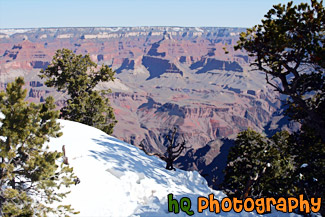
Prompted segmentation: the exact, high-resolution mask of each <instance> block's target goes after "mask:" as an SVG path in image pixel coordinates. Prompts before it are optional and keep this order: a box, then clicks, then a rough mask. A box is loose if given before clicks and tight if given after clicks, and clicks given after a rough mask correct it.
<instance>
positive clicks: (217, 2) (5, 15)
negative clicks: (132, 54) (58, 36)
mask: <svg viewBox="0 0 325 217" xmlns="http://www.w3.org/2000/svg"><path fill="white" fill-rule="evenodd" d="M286 2H288V0H0V28H38V27H117V26H123V27H124V26H125V27H129V26H184V27H192V26H194V27H204V26H208V27H209V26H210V27H252V26H254V25H256V24H259V23H260V21H261V19H263V16H264V15H265V14H266V13H267V11H268V10H269V9H271V8H272V6H273V5H275V4H279V3H286ZM293 2H294V3H295V4H299V3H301V2H309V0H294V1H293Z"/></svg>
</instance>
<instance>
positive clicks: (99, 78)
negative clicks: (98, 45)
mask: <svg viewBox="0 0 325 217" xmlns="http://www.w3.org/2000/svg"><path fill="white" fill-rule="evenodd" d="M97 68H98V66H97V64H96V63H94V62H93V61H92V60H91V59H90V56H89V55H85V56H82V55H76V54H74V53H73V52H72V51H71V50H68V49H61V50H57V51H56V54H55V55H54V56H53V59H52V62H51V64H50V65H49V66H48V67H47V68H46V69H45V70H41V72H40V77H41V78H46V79H47V80H46V82H45V85H46V86H48V87H55V88H56V89H57V90H58V91H61V92H66V93H67V95H68V97H69V99H68V100H67V102H66V106H64V107H63V108H62V109H61V114H60V118H63V119H67V120H72V121H77V122H80V123H83V124H87V125H89V126H94V127H96V128H98V129H101V130H103V131H104V132H106V133H108V134H112V133H113V128H114V126H115V124H116V123H117V121H116V119H115V115H114V112H113V108H112V107H111V106H110V102H109V99H108V98H107V97H106V95H107V94H108V93H109V92H110V90H106V91H98V90H96V89H95V88H96V85H97V84H98V83H99V82H106V81H114V71H112V69H111V68H110V67H108V66H107V65H102V66H101V67H100V69H99V70H97Z"/></svg>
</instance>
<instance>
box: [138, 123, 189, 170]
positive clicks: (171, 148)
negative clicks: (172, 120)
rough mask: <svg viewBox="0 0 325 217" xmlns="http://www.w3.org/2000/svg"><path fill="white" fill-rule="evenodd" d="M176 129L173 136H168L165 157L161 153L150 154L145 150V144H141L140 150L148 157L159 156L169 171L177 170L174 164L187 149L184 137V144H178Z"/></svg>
mask: <svg viewBox="0 0 325 217" xmlns="http://www.w3.org/2000/svg"><path fill="white" fill-rule="evenodd" d="M176 132H177V129H176V127H175V128H174V131H173V132H172V133H171V136H169V135H166V139H167V141H168V146H167V150H166V152H165V154H164V155H162V154H159V153H150V152H148V151H147V150H146V149H145V148H144V145H143V143H142V142H141V144H140V149H141V150H143V151H144V152H145V153H146V154H147V155H150V156H151V155H155V156H158V157H159V158H160V159H162V160H163V161H165V162H166V169H167V170H175V168H174V166H173V163H174V161H175V160H176V159H177V158H178V157H179V156H180V155H181V153H182V152H183V150H184V149H185V148H187V147H186V141H185V139H184V137H183V136H182V142H177V138H176Z"/></svg>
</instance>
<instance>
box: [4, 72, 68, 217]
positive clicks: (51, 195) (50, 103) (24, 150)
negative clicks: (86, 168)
mask: <svg viewBox="0 0 325 217" xmlns="http://www.w3.org/2000/svg"><path fill="white" fill-rule="evenodd" d="M23 85H24V80H23V78H21V77H19V78H17V79H16V80H15V81H14V82H13V83H9V84H8V86H7V88H6V91H2V92H0V112H1V117H0V124H1V125H0V136H1V137H0V148H1V152H0V215H1V216H46V214H47V213H51V212H52V213H57V214H61V215H65V214H68V213H71V212H73V209H72V208H71V206H70V205H60V206H58V207H54V205H53V202H59V201H60V200H61V199H62V198H64V197H65V196H66V195H67V192H64V191H62V190H59V189H60V187H61V186H65V187H68V186H69V185H71V184H73V181H72V180H73V178H74V175H73V172H72V168H70V167H68V166H66V165H63V164H61V165H60V166H58V160H60V159H61V157H62V153H60V152H57V151H49V147H48V146H46V145H45V143H46V142H48V141H49V139H50V137H54V138H55V137H59V136H61V134H62V133H60V132H59V130H60V125H59V123H57V122H56V119H57V118H58V116H59V114H58V112H57V111H54V110H53V109H54V108H55V105H54V99H53V98H52V97H48V98H47V99H46V100H45V103H44V104H34V103H30V104H28V103H27V102H25V101H24V100H25V97H26V93H27V91H26V90H23V89H22V87H23Z"/></svg>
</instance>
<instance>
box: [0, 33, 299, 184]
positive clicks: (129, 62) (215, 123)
mask: <svg viewBox="0 0 325 217" xmlns="http://www.w3.org/2000/svg"><path fill="white" fill-rule="evenodd" d="M243 31H245V29H242V28H217V27H204V28H203V27H200V28H197V27H112V28H108V27H107V28H106V27H105V28H104V27H103V28H99V27H96V28H39V29H0V43H1V46H0V89H2V90H3V89H4V88H5V87H6V85H7V84H8V83H9V82H11V81H13V79H14V78H15V77H17V76H23V77H24V78H25V81H26V85H25V86H26V88H27V89H28V98H27V100H28V101H30V102H43V101H44V99H45V98H46V97H47V96H49V95H52V96H54V97H55V99H56V104H57V106H58V108H60V107H61V106H63V105H64V103H65V100H66V99H67V96H66V95H65V94H64V93H61V92H56V91H55V90H54V89H51V88H47V87H46V86H45V85H44V80H41V79H40V78H39V77H38V73H39V71H40V70H41V69H44V68H46V67H47V66H48V65H49V64H50V63H51V60H52V56H53V55H54V54H55V51H56V50H57V49H60V48H67V49H70V50H72V51H74V52H75V53H76V54H82V55H85V54H89V55H90V57H91V58H92V60H93V61H95V62H96V63H98V65H102V64H106V65H109V66H110V67H112V68H113V69H114V70H115V77H116V79H115V81H114V82H107V83H101V84H100V85H99V86H98V88H99V89H108V88H110V89H112V93H111V94H110V95H109V98H110V101H111V105H112V107H113V108H114V112H115V115H116V118H117V120H118V124H117V125H116V127H115V129H114V133H113V136H115V137H117V138H119V139H121V140H123V141H126V142H128V143H130V144H133V145H135V146H139V144H140V143H141V142H142V143H143V144H144V145H145V147H146V149H147V150H148V151H150V152H159V153H164V152H165V150H166V144H167V143H166V142H167V141H166V140H165V135H166V134H168V132H170V130H172V129H173V128H174V127H176V128H177V129H178V137H179V138H181V137H184V139H185V140H186V142H187V146H188V147H189V148H188V149H187V150H186V151H185V152H184V153H183V155H182V156H181V157H180V158H179V159H178V160H177V162H176V163H177V167H179V168H181V169H186V170H197V171H199V172H200V173H201V175H203V176H205V177H206V178H207V180H208V182H209V185H210V186H214V187H217V185H218V184H219V183H220V182H221V181H222V170H223V169H224V167H225V166H226V156H227V153H228V151H229V148H230V147H231V146H232V145H233V139H234V138H235V137H236V135H237V134H238V133H239V132H240V131H242V130H245V129H247V128H252V129H254V130H257V131H259V132H264V133H266V134H272V133H274V132H276V131H278V130H281V129H287V130H293V129H296V128H297V127H298V126H297V125H295V124H293V123H290V122H289V121H288V120H287V119H286V118H285V117H284V116H283V115H282V104H283V103H282V102H281V100H280V99H281V96H279V94H278V93H276V92H275V91H274V90H273V89H272V87H270V86H268V85H267V84H266V81H265V75H264V74H263V73H262V72H260V71H257V70H255V69H253V68H252V67H251V66H250V62H251V60H252V57H250V56H248V54H247V53H245V52H244V51H241V50H237V51H235V50H234V48H233V46H234V45H235V44H236V43H237V40H238V38H239V34H240V33H241V32H243ZM225 50H227V51H228V53H227V54H226V53H225Z"/></svg>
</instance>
